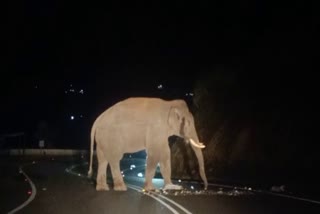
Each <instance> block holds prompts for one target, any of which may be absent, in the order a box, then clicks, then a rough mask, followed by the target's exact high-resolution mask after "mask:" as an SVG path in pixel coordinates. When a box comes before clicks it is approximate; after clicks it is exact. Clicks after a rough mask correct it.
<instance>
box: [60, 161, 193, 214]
mask: <svg viewBox="0 0 320 214" xmlns="http://www.w3.org/2000/svg"><path fill="white" fill-rule="evenodd" d="M81 165H82V164H77V165H72V166H71V167H69V168H67V169H66V170H65V171H66V172H68V173H70V174H73V175H76V176H81V177H86V176H84V175H82V174H79V173H76V172H74V171H72V170H73V169H74V168H76V167H78V166H81ZM140 167H144V166H137V167H136V168H140ZM123 171H129V169H125V170H123ZM126 185H127V187H128V188H130V189H133V190H135V191H137V192H139V193H144V194H146V195H147V196H149V197H151V198H153V199H154V200H156V201H158V202H159V203H161V204H162V205H164V206H165V207H166V208H168V209H169V210H170V211H171V212H172V213H175V214H178V213H179V212H178V211H177V210H176V209H174V208H173V207H172V206H170V204H168V203H166V202H165V201H163V200H161V199H160V198H162V199H164V200H166V201H168V202H170V203H171V204H173V205H174V206H176V207H178V208H179V209H181V210H182V211H183V212H184V213H186V214H192V213H191V212H190V211H189V210H187V209H186V208H185V207H183V206H181V205H180V204H178V203H176V202H175V201H173V200H171V199H169V198H167V197H165V196H163V195H161V194H158V193H156V192H149V193H146V192H143V191H142V190H143V188H141V187H139V186H135V185H132V184H126ZM155 195H156V196H158V197H156V196H155ZM159 197H160V198H159Z"/></svg>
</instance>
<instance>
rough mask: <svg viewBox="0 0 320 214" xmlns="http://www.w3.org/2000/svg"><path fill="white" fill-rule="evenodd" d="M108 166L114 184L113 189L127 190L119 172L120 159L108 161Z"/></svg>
mask: <svg viewBox="0 0 320 214" xmlns="http://www.w3.org/2000/svg"><path fill="white" fill-rule="evenodd" d="M110 167H111V173H112V178H113V185H114V186H113V189H114V190H115V191H127V186H126V185H125V183H124V181H123V177H122V174H121V172H120V160H119V161H112V162H110Z"/></svg>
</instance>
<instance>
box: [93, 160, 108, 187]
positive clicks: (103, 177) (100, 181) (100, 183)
mask: <svg viewBox="0 0 320 214" xmlns="http://www.w3.org/2000/svg"><path fill="white" fill-rule="evenodd" d="M107 166H108V162H107V161H103V162H100V163H99V167H98V175H97V185H96V190H97V191H106V190H109V186H108V184H107Z"/></svg>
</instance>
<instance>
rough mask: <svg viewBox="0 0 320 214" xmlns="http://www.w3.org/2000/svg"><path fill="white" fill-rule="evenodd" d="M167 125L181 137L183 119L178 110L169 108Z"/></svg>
mask: <svg viewBox="0 0 320 214" xmlns="http://www.w3.org/2000/svg"><path fill="white" fill-rule="evenodd" d="M168 124H169V126H170V127H171V128H172V129H173V130H175V132H178V133H176V134H179V135H180V136H182V135H183V130H184V125H185V118H184V117H182V114H181V111H180V110H179V108H176V107H171V108H170V112H169V117H168Z"/></svg>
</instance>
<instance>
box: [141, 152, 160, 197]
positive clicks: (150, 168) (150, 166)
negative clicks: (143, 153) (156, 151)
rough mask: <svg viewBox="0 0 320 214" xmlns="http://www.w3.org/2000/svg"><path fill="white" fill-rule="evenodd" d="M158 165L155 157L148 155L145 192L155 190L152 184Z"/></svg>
mask: <svg viewBox="0 0 320 214" xmlns="http://www.w3.org/2000/svg"><path fill="white" fill-rule="evenodd" d="M157 164H158V161H157V160H156V159H155V158H154V157H151V156H150V155H148V157H147V166H146V175H145V183H144V190H147V191H150V190H154V189H155V187H154V186H153V183H152V178H153V177H154V174H155V172H156V167H157Z"/></svg>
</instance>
